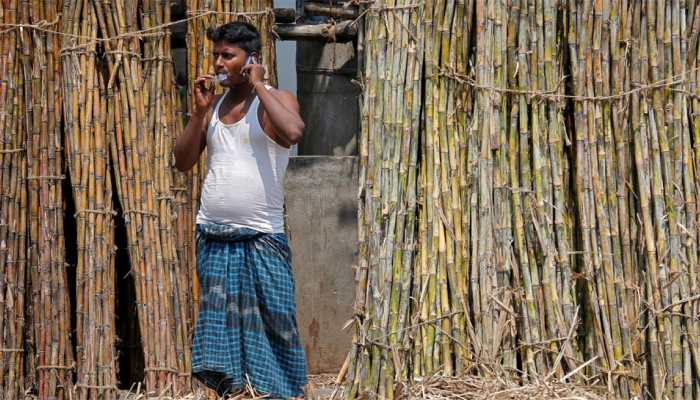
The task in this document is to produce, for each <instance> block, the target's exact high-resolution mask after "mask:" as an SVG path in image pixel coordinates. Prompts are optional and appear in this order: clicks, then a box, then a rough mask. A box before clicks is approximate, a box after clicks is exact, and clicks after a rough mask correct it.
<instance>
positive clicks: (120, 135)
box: [95, 1, 189, 393]
mask: <svg viewBox="0 0 700 400" xmlns="http://www.w3.org/2000/svg"><path fill="white" fill-rule="evenodd" d="M165 8H167V7H165V5H164V4H162V2H159V1H145V2H137V1H120V2H109V1H104V2H99V3H98V4H95V11H96V15H97V21H98V22H99V26H100V30H101V32H102V33H103V35H104V36H106V37H108V38H109V40H104V41H102V42H101V44H102V46H103V49H104V54H105V59H106V72H107V73H106V74H105V76H107V77H108V80H107V81H106V82H104V86H103V87H104V89H105V94H106V96H104V100H105V101H106V105H107V110H109V111H110V114H109V115H108V116H107V124H106V127H107V135H108V136H109V137H110V138H111V139H112V140H111V141H110V143H109V144H110V147H109V154H110V157H111V160H112V165H113V168H114V176H115V180H116V185H115V186H116V188H117V193H118V196H119V200H120V202H121V205H122V210H123V218H124V221H125V223H126V229H127V239H128V243H129V259H130V262H131V267H132V270H133V272H134V280H135V285H136V302H137V309H138V316H139V326H140V332H141V338H142V347H143V352H144V362H145V368H144V373H145V384H146V387H147V390H148V391H149V392H153V393H160V392H161V391H163V390H164V389H166V388H168V389H170V390H171V391H173V392H175V393H178V392H181V391H183V390H186V389H187V382H188V377H187V374H188V372H189V371H188V368H189V350H188V345H187V343H186V335H187V332H188V327H187V325H186V324H187V319H186V318H183V317H182V316H183V315H184V314H185V313H184V312H183V307H185V306H186V305H184V304H181V303H182V299H184V298H185V297H186V295H185V293H186V291H188V290H189V287H184V286H183V283H184V281H186V278H182V277H181V276H180V274H181V273H186V272H183V271H182V270H181V266H182V264H181V263H180V262H179V261H178V260H177V259H176V252H175V242H176V239H177V236H176V232H175V231H173V230H172V229H171V224H172V217H173V215H174V213H173V208H174V204H172V202H171V199H172V197H173V196H172V192H171V177H170V173H171V171H170V170H169V169H168V168H167V165H165V162H166V161H167V162H168V163H169V162H170V161H171V158H170V154H171V144H172V136H171V135H174V134H175V132H171V131H167V126H168V125H170V126H172V125H173V122H172V121H173V119H174V118H175V116H176V109H175V108H174V107H172V106H170V107H169V108H168V109H166V108H165V107H166V106H169V105H170V101H171V100H172V91H173V90H174V87H173V84H172V82H169V83H168V84H167V85H165V86H164V85H163V81H164V80H165V79H167V78H168V77H171V76H172V71H169V72H167V73H165V72H164V71H165V70H166V69H171V68H172V65H171V64H170V62H169V59H170V57H169V53H168V56H167V57H166V53H165V52H166V51H167V50H169V49H168V48H166V47H165V46H166V45H169V40H167V39H166V36H167V35H168V33H167V25H165V24H167V23H169V12H168V11H166V10H165ZM166 60H167V62H166ZM169 91H170V92H169Z"/></svg>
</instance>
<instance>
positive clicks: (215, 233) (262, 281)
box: [192, 224, 306, 398]
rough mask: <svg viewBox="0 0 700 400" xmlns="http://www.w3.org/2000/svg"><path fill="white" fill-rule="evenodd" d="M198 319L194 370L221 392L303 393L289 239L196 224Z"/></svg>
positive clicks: (302, 363)
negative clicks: (243, 390)
mask: <svg viewBox="0 0 700 400" xmlns="http://www.w3.org/2000/svg"><path fill="white" fill-rule="evenodd" d="M197 275H198V277H199V284H200V288H201V297H200V307H199V317H198V319H197V324H196V326H195V331H194V341H193V345H192V375H193V376H194V377H195V378H197V379H199V380H201V381H202V382H204V383H205V384H206V385H207V386H209V387H210V388H212V389H214V390H216V391H217V392H218V393H219V394H220V395H221V394H223V393H226V392H227V391H228V392H234V391H236V390H238V389H241V388H243V387H244V386H245V385H246V384H247V383H248V382H250V384H251V385H252V387H253V388H254V389H255V390H256V391H258V392H261V393H266V394H269V395H271V397H274V398H278V397H282V398H289V397H297V396H301V395H302V394H303V387H304V385H305V384H306V358H305V356H304V349H303V348H302V346H301V342H300V340H299V332H298V329H297V322H296V306H295V301H294V276H293V275H292V267H291V252H290V249H289V246H288V243H287V236H286V235H285V234H283V233H274V234H269V233H262V232H258V231H255V230H252V229H246V228H234V227H230V226H226V225H216V224H199V225H197Z"/></svg>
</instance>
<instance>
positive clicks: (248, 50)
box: [207, 21, 261, 86]
mask: <svg viewBox="0 0 700 400" xmlns="http://www.w3.org/2000/svg"><path fill="white" fill-rule="evenodd" d="M207 38H208V39H209V40H211V41H212V42H213V43H214V46H213V51H212V55H213V58H214V59H213V62H214V69H215V72H216V73H217V74H219V73H226V74H227V75H228V79H227V80H226V81H225V82H223V83H222V85H223V86H235V85H239V84H241V83H244V82H245V80H246V78H245V77H243V76H241V68H243V66H244V65H245V63H246V60H247V59H248V57H249V56H250V57H251V58H252V59H253V60H255V62H258V63H259V62H260V50H261V44H260V33H259V32H258V30H257V29H256V28H255V26H253V25H251V24H249V23H247V22H240V21H236V22H229V23H227V24H223V25H220V26H218V27H216V28H210V29H209V30H208V31H207Z"/></svg>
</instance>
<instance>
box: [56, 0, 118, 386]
mask: <svg viewBox="0 0 700 400" xmlns="http://www.w3.org/2000/svg"><path fill="white" fill-rule="evenodd" d="M63 13H64V16H65V18H64V21H63V33H64V36H63V42H62V47H63V48H62V51H61V62H62V74H63V76H62V80H63V93H64V96H63V98H64V112H65V131H64V133H65V144H66V151H65V154H66V159H67V170H68V171H69V172H70V182H71V188H72V195H73V199H74V202H75V223H76V231H77V238H76V239H77V269H76V305H75V307H76V326H75V332H76V385H75V386H76V395H77V397H78V398H80V399H88V398H97V397H98V396H101V397H102V398H116V397H117V393H116V390H117V370H116V368H117V363H116V361H117V355H116V351H115V348H114V344H115V340H116V335H115V321H114V310H115V290H116V288H115V274H114V267H115V266H114V258H113V252H114V251H113V249H114V238H113V235H114V215H113V213H114V212H113V206H112V183H111V176H110V175H111V174H110V171H109V146H110V143H112V140H113V138H112V137H110V129H109V126H110V125H111V123H110V117H112V116H113V114H114V110H113V109H112V108H111V107H109V106H108V101H107V100H108V99H107V97H106V95H105V94H106V93H105V91H104V87H105V82H104V74H103V69H102V66H101V64H100V54H98V52H99V51H101V49H100V48H98V44H97V40H96V39H97V32H98V13H97V9H96V7H95V4H93V3H88V2H84V1H80V0H68V1H66V3H65V6H64V9H63Z"/></svg>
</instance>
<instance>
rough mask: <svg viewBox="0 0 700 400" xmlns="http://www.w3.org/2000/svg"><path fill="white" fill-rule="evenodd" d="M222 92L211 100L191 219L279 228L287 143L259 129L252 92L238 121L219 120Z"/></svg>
mask: <svg viewBox="0 0 700 400" xmlns="http://www.w3.org/2000/svg"><path fill="white" fill-rule="evenodd" d="M266 88H267V89H268V90H269V89H270V86H267V87H266ZM227 94H228V90H227V91H226V92H225V93H224V95H223V96H221V99H220V100H219V102H218V103H217V104H216V107H215V108H214V113H213V114H212V117H211V121H209V127H208V129H207V153H208V156H207V172H206V177H205V179H204V186H203V187H202V197H201V203H200V207H199V213H198V214H197V223H198V224H209V223H216V224H222V225H229V226H234V227H239V228H250V229H254V230H257V231H260V232H265V233H283V232H284V186H283V185H284V175H285V172H286V170H287V163H288V162H289V149H287V148H285V147H283V146H280V145H279V144H277V143H276V142H275V141H274V140H272V139H271V138H270V137H269V136H267V134H266V133H265V132H263V130H262V127H261V126H260V121H258V106H259V104H260V100H259V99H258V97H257V96H256V97H255V99H254V100H253V102H252V103H251V105H250V108H249V110H248V112H247V113H246V115H245V116H244V117H243V118H242V119H241V120H240V121H238V122H235V123H233V124H224V123H223V122H221V120H219V107H220V106H221V103H222V102H223V100H224V98H226V95H227Z"/></svg>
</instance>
